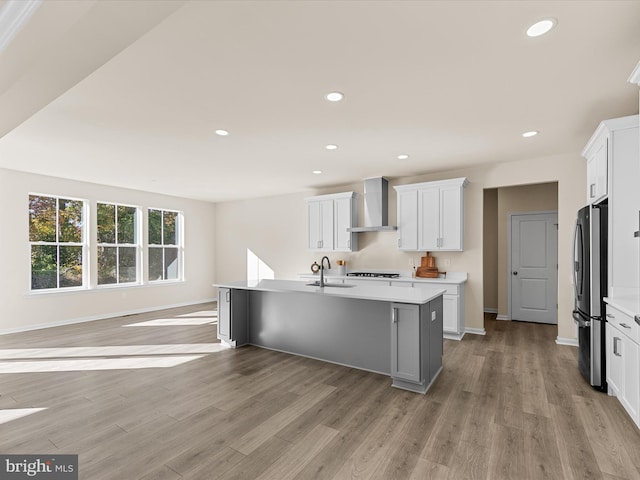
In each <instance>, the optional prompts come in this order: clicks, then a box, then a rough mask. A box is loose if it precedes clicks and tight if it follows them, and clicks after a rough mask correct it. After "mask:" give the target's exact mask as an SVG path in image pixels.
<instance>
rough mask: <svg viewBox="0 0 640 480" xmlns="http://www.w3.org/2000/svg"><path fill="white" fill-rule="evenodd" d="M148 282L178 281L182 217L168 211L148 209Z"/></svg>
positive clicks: (180, 274) (177, 213)
mask: <svg viewBox="0 0 640 480" xmlns="http://www.w3.org/2000/svg"><path fill="white" fill-rule="evenodd" d="M148 219H149V281H157V280H180V279H181V278H182V273H181V272H182V269H181V258H180V257H181V255H180V253H181V252H180V249H181V245H180V227H181V220H182V216H181V214H180V213H179V212H173V211H170V210H156V209H149V218H148Z"/></svg>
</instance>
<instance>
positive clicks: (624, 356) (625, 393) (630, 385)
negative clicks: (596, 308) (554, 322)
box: [606, 305, 640, 427]
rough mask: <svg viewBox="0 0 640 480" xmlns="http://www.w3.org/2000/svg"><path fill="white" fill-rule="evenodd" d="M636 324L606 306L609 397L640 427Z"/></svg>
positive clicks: (639, 370) (639, 371) (624, 315)
mask: <svg viewBox="0 0 640 480" xmlns="http://www.w3.org/2000/svg"><path fill="white" fill-rule="evenodd" d="M637 333H638V325H637V324H636V323H635V321H634V319H633V318H632V317H630V316H628V315H626V314H624V313H623V312H621V311H619V310H617V309H615V308H613V307H611V306H610V305H608V306H607V329H606V358H607V367H606V368H607V385H608V388H609V394H610V395H615V396H616V397H617V398H618V400H619V401H620V403H621V404H622V406H623V407H624V408H625V410H626V411H627V413H628V414H629V416H630V417H631V418H632V419H633V421H634V422H635V423H636V425H638V426H639V427H640V416H639V411H640V345H638V342H637Z"/></svg>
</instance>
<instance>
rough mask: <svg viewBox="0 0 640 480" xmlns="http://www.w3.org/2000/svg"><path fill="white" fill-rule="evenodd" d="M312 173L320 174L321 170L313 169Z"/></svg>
mask: <svg viewBox="0 0 640 480" xmlns="http://www.w3.org/2000/svg"><path fill="white" fill-rule="evenodd" d="M311 173H313V174H314V175H320V174H321V173H322V170H314V171H313V172H311Z"/></svg>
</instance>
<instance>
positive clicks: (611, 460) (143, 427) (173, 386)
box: [0, 305, 640, 480]
mask: <svg viewBox="0 0 640 480" xmlns="http://www.w3.org/2000/svg"><path fill="white" fill-rule="evenodd" d="M214 308H215V305H199V306H194V307H188V308H182V309H175V310H170V311H164V312H155V313H153V314H144V315H137V316H129V317H120V318H115V319H112V320H105V321H99V322H91V323H86V324H78V325H73V326H66V327H59V328H52V329H47V330H40V331H33V332H24V333H19V334H12V335H5V336H1V337H0V349H2V350H1V351H0V355H1V358H0V372H13V373H0V409H2V410H0V421H3V420H2V419H3V418H4V421H5V423H2V424H0V453H3V454H9V453H23V454H27V453H34V454H38V453H42V454H44V453H77V454H79V460H80V462H79V463H80V478H82V479H87V480H100V479H109V480H112V479H124V480H131V479H138V478H140V479H154V480H160V479H196V480H200V479H203V480H207V479H218V478H220V479H247V480H249V479H250V480H254V479H275V480H283V479H311V478H314V479H316V478H317V479H342V478H357V479H368V478H375V479H384V480H395V479H397V480H405V479H407V480H413V479H455V480H460V479H466V478H474V479H491V480H498V479H509V480H513V479H518V480H519V479H536V480H537V479H545V480H547V479H575V480H584V479H608V480H613V479H638V478H640V454H639V453H638V452H640V433H639V431H638V429H637V428H636V427H635V425H633V423H632V422H631V421H630V420H629V419H628V417H627V416H626V414H625V412H624V411H623V409H622V407H621V406H620V405H619V404H618V402H617V400H616V399H615V398H613V397H608V396H607V395H604V394H602V393H598V392H596V391H594V390H592V389H591V388H590V387H589V386H588V385H586V384H585V382H584V381H583V380H582V378H581V377H580V375H579V373H578V368H577V360H576V351H577V350H576V348H574V347H568V346H558V345H556V344H555V342H554V339H555V336H556V332H557V330H556V328H555V326H546V325H534V324H526V323H518V322H497V321H495V320H492V319H488V320H487V321H486V325H485V328H486V330H487V335H486V336H475V335H467V336H466V337H465V338H464V340H463V341H461V342H456V341H448V340H445V345H444V370H443V372H442V374H441V375H440V377H439V378H438V379H437V380H436V383H435V385H434V386H433V388H432V389H431V390H430V391H429V392H428V393H427V395H425V396H423V395H418V394H413V393H408V392H404V391H401V390H396V389H394V388H392V387H390V379H389V378H388V377H385V376H382V375H377V374H372V373H366V372H362V371H358V370H354V369H350V368H345V367H340V366H336V365H331V364H327V363H323V362H318V361H314V360H310V359H305V358H302V357H295V356H291V355H286V354H282V353H277V352H272V351H268V350H262V349H258V348H254V347H245V348H239V349H236V350H231V349H220V348H219V345H216V344H217V340H216V327H215V325H212V324H200V325H198V324H197V323H198V322H207V321H210V320H211V318H210V317H211V312H209V313H207V312H204V313H199V312H203V311H204V310H212V309H214ZM189 313H191V316H182V317H179V316H178V315H184V314H189ZM207 317H209V319H207ZM154 319H157V320H163V319H164V320H169V321H168V322H163V321H159V322H155V323H156V324H158V323H159V325H155V326H154V325H147V326H129V327H125V326H124V325H129V324H132V323H138V322H145V321H150V320H154ZM163 323H179V325H163ZM187 323H195V324H193V325H191V324H187ZM107 346H120V347H121V348H98V347H107ZM68 347H92V348H85V349H77V348H76V349H74V348H68ZM172 365H173V366H172ZM52 370H54V371H52ZM26 408H44V409H45V410H41V411H37V412H36V413H32V414H30V415H27V416H24V417H22V418H18V419H13V420H8V415H11V414H12V413H16V412H17V410H15V409H26Z"/></svg>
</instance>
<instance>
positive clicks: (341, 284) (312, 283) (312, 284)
mask: <svg viewBox="0 0 640 480" xmlns="http://www.w3.org/2000/svg"><path fill="white" fill-rule="evenodd" d="M307 285H309V286H310V287H319V286H320V282H319V281H315V282H311V283H307ZM324 286H325V287H339V288H348V287H355V285H352V284H350V283H327V282H324Z"/></svg>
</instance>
